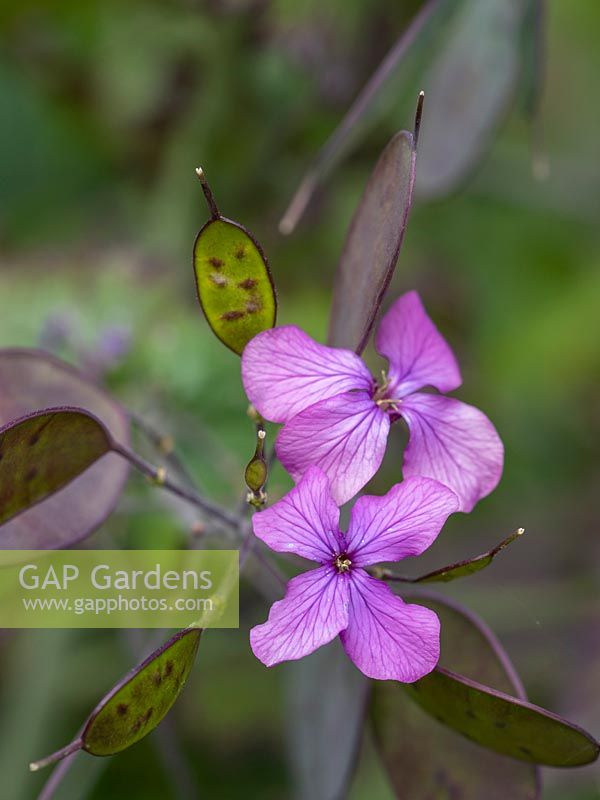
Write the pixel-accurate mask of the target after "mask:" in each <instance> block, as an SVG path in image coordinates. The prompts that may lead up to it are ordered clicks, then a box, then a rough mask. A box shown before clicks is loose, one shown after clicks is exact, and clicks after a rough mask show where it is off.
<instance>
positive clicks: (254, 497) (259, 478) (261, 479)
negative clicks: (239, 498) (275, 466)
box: [244, 423, 269, 507]
mask: <svg viewBox="0 0 600 800" xmlns="http://www.w3.org/2000/svg"><path fill="white" fill-rule="evenodd" d="M265 437H266V432H265V429H264V428H263V426H262V424H260V423H259V424H257V426H256V450H255V451H254V455H253V457H252V459H251V460H250V462H249V463H248V465H247V467H246V471H245V473H244V477H245V480H246V486H247V487H248V489H249V490H250V492H249V494H248V502H249V503H251V504H252V505H255V506H257V507H259V506H262V505H264V504H265V501H266V494H265V492H264V491H263V489H264V486H265V484H266V482H267V477H268V474H269V470H268V467H267V462H266V460H265V457H264V446H265Z"/></svg>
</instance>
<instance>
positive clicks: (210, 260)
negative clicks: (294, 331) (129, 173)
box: [194, 170, 277, 355]
mask: <svg viewBox="0 0 600 800" xmlns="http://www.w3.org/2000/svg"><path fill="white" fill-rule="evenodd" d="M197 172H198V175H199V177H200V179H201V181H202V186H203V189H204V192H205V195H206V197H207V201H208V203H209V207H210V209H211V213H212V219H211V220H209V222H207V223H206V225H205V226H204V227H203V228H202V230H201V231H200V233H199V234H198V236H197V238H196V241H195V243H194V272H195V275H196V287H197V290H198V299H199V300H200V305H201V306H202V310H203V311H204V316H205V317H206V319H207V321H208V324H209V325H210V327H211V329H212V331H213V333H214V334H215V335H216V336H217V337H218V338H219V339H220V340H221V341H222V342H223V344H225V345H227V347H229V348H230V349H231V350H233V351H234V353H237V354H238V355H241V354H242V352H243V350H244V347H245V346H246V344H247V343H248V342H249V341H250V339H252V338H253V337H254V336H256V334H258V333H260V332H261V331H264V330H266V329H267V328H272V327H273V326H274V325H275V320H276V315H277V300H276V296H275V287H274V285H273V280H272V278H271V273H270V271H269V266H268V264H267V259H266V257H265V254H264V253H263V251H262V248H261V246H260V245H259V243H258V242H257V241H256V239H254V237H253V236H252V234H250V233H249V232H248V231H247V230H246V229H245V228H244V227H243V226H242V225H239V224H238V223H237V222H232V221H231V220H229V219H225V217H222V216H221V215H220V213H219V211H218V209H217V207H216V205H215V203H214V199H213V197H212V194H210V189H208V186H207V184H206V181H205V179H204V176H203V174H202V171H201V170H200V171H198V170H197Z"/></svg>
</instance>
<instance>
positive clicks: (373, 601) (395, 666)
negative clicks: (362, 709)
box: [340, 569, 440, 683]
mask: <svg viewBox="0 0 600 800" xmlns="http://www.w3.org/2000/svg"><path fill="white" fill-rule="evenodd" d="M349 575H350V581H349V583H350V608H349V620H348V627H347V628H346V630H344V631H342V633H341V634H340V638H341V640H342V644H343V645H344V649H345V650H346V652H347V653H348V655H349V656H350V658H351V659H352V661H354V663H355V664H356V666H357V667H358V668H359V670H360V671H361V672H364V674H365V675H367V676H368V677H369V678H375V679H376V680H381V681H386V680H394V681H402V682H403V683H413V681H417V680H419V678H422V677H423V676H424V675H427V673H429V672H431V670H432V669H433V668H434V667H435V665H436V664H437V662H438V661H439V658H440V621H439V619H438V618H437V615H436V614H435V613H434V612H433V611H431V610H430V609H429V608H424V607H423V606H417V605H408V604H407V603H405V602H404V601H403V600H401V599H400V598H399V597H398V596H397V595H395V594H394V593H393V592H392V590H391V589H390V588H389V586H386V585H385V584H384V583H382V582H381V581H377V580H375V578H371V577H370V576H369V575H367V573H366V572H365V571H364V570H362V569H357V570H351V572H350V573H349Z"/></svg>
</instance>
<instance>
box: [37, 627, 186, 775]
mask: <svg viewBox="0 0 600 800" xmlns="http://www.w3.org/2000/svg"><path fill="white" fill-rule="evenodd" d="M201 635H202V629H201V628H186V629H185V630H182V631H179V632H178V633H176V634H175V635H174V636H172V637H171V638H170V639H169V640H168V641H167V642H165V644H163V645H162V646H161V647H159V648H158V650H155V651H154V652H153V653H152V654H151V655H149V656H148V658H146V659H145V660H144V661H142V663H141V664H139V665H138V666H137V667H135V668H134V669H132V670H131V672H130V673H129V674H128V675H126V676H125V677H124V678H123V679H122V680H121V681H119V683H117V685H116V686H115V687H114V688H113V689H111V691H110V692H108V694H107V695H106V696H105V697H104V698H103V699H102V700H101V701H100V702H99V703H98V705H97V706H96V708H95V709H94V710H93V711H92V713H91V714H90V716H89V718H88V720H87V722H85V724H84V726H83V729H82V732H81V734H80V736H78V737H77V738H76V739H75V741H73V742H71V744H69V745H67V746H66V747H64V748H62V749H61V750H58V751H57V752H56V753H53V754H52V755H50V756H48V757H47V758H43V759H40V760H39V761H35V762H34V763H33V764H30V765H29V768H30V769H31V770H32V771H33V772H35V771H37V770H38V769H42V767H46V766H48V765H49V764H53V763H55V762H56V761H59V760H60V759H62V758H65V757H66V756H68V755H70V754H71V753H74V752H76V751H77V750H85V751H86V752H87V753H90V754H91V755H93V756H111V755H114V754H115V753H120V752H121V751H122V750H126V749H127V748H128V747H131V745H133V744H136V742H139V741H140V739H143V738H144V736H147V735H148V734H149V733H150V732H151V731H152V730H154V728H156V726H157V725H158V724H159V722H160V721H161V720H162V719H164V717H165V716H166V715H167V713H168V712H169V711H170V709H171V707H172V706H173V704H174V703H175V701H176V700H177V698H178V697H179V694H180V693H181V690H182V689H183V687H184V686H185V683H186V681H187V679H188V677H189V674H190V672H191V669H192V667H193V665H194V661H195V660H196V653H197V652H198V645H199V644H200V637H201Z"/></svg>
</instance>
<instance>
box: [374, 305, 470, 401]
mask: <svg viewBox="0 0 600 800" xmlns="http://www.w3.org/2000/svg"><path fill="white" fill-rule="evenodd" d="M375 346H376V348H377V352H378V353H380V354H381V355H382V356H385V358H387V359H388V361H389V362H390V368H389V373H388V378H389V381H390V388H389V396H390V397H395V398H401V397H404V396H405V395H407V394H410V393H411V392H415V391H416V390H417V389H421V388H422V387H423V386H435V388H436V389H439V391H440V392H451V391H453V390H454V389H457V388H458V387H459V386H460V384H461V383H462V378H461V375H460V369H459V367H458V364H457V363H456V358H455V357H454V354H453V352H452V350H451V349H450V347H449V346H448V344H447V342H446V340H445V339H444V338H443V336H442V335H441V333H440V332H439V331H438V329H437V328H436V327H435V325H434V324H433V322H432V321H431V319H430V318H429V317H428V316H427V312H426V311H425V308H424V307H423V303H422V302H421V298H420V297H419V295H418V294H417V292H407V294H403V295H402V297H399V298H398V300H396V302H395V303H394V304H393V306H392V307H391V308H390V310H389V311H388V312H387V314H386V315H385V316H384V317H383V319H382V320H381V323H380V325H379V329H378V330H377V337H376V339H375Z"/></svg>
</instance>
